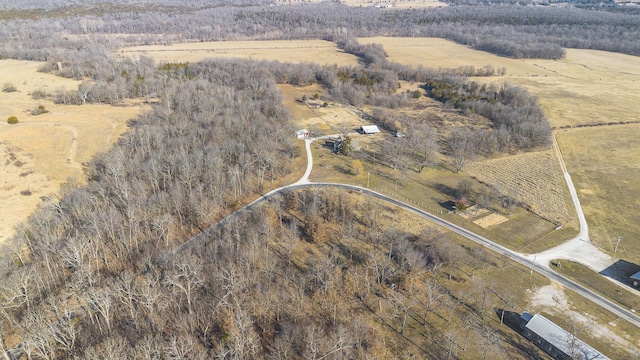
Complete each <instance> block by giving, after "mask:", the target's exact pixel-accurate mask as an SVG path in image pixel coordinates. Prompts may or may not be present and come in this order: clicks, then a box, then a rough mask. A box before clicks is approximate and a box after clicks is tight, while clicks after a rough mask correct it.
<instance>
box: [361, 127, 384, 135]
mask: <svg viewBox="0 0 640 360" xmlns="http://www.w3.org/2000/svg"><path fill="white" fill-rule="evenodd" d="M360 132H361V133H362V134H363V135H373V134H377V133H379V132H380V129H378V126H377V125H363V126H361V127H360Z"/></svg>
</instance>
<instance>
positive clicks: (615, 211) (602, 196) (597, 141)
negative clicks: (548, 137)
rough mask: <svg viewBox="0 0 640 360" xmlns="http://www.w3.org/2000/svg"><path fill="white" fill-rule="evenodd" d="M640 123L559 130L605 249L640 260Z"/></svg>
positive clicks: (593, 231)
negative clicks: (639, 221)
mask: <svg viewBox="0 0 640 360" xmlns="http://www.w3.org/2000/svg"><path fill="white" fill-rule="evenodd" d="M638 138H640V125H636V124H633V125H618V126H603V127H593V128H580V129H572V130H570V131H562V132H560V133H558V143H559V144H560V146H561V148H562V151H563V153H564V157H565V160H566V163H567V168H568V171H569V173H571V177H572V178H573V182H574V184H575V186H576V190H577V192H578V196H579V197H580V202H581V204H582V208H583V210H584V213H585V216H586V218H587V222H588V223H589V234H590V236H591V241H593V242H594V243H595V244H596V245H597V246H598V247H599V248H600V249H602V250H604V251H607V252H608V253H609V254H612V255H613V251H614V250H615V246H616V242H617V239H618V236H620V238H621V240H620V245H619V247H618V251H617V253H615V255H614V256H615V257H616V258H622V259H625V260H627V261H630V262H634V263H640V246H639V245H640V225H639V223H638V220H639V219H640V197H639V196H638V195H640V182H639V181H638V179H639V178H640V142H638Z"/></svg>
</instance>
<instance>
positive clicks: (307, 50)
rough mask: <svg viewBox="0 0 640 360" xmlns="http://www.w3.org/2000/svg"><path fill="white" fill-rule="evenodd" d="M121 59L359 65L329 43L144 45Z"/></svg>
mask: <svg viewBox="0 0 640 360" xmlns="http://www.w3.org/2000/svg"><path fill="white" fill-rule="evenodd" d="M116 53H117V54H119V56H128V57H134V58H135V57H139V56H148V57H150V58H152V59H154V60H155V61H157V62H162V63H175V62H198V61H202V60H204V59H208V58H243V59H253V60H267V61H276V60H277V61H280V62H293V63H302V62H313V63H318V64H321V65H324V64H328V65H333V64H337V65H339V66H346V65H356V64H358V58H357V57H356V56H354V55H351V54H348V53H345V52H344V51H342V50H341V49H340V48H338V46H337V45H336V44H335V43H333V42H330V41H326V40H264V41H209V42H197V43H179V44H172V45H168V46H165V45H145V46H133V47H127V48H123V49H120V50H118V51H117V52H116Z"/></svg>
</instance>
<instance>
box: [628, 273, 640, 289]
mask: <svg viewBox="0 0 640 360" xmlns="http://www.w3.org/2000/svg"><path fill="white" fill-rule="evenodd" d="M629 281H630V282H631V286H633V287H635V288H640V271H638V272H637V273H635V274H633V275H631V276H629Z"/></svg>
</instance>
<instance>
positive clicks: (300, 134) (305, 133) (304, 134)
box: [296, 129, 309, 139]
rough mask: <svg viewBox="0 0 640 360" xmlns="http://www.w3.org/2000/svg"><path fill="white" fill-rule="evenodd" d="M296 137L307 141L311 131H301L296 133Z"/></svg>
mask: <svg viewBox="0 0 640 360" xmlns="http://www.w3.org/2000/svg"><path fill="white" fill-rule="evenodd" d="M296 137H297V138H298V139H306V138H308V137H309V130H307V129H300V130H298V131H296Z"/></svg>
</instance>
